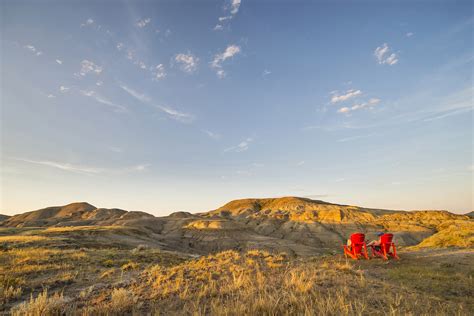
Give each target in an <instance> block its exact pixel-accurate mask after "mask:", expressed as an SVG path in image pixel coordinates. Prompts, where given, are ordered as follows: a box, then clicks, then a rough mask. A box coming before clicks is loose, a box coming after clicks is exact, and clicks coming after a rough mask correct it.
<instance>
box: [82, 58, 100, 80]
mask: <svg viewBox="0 0 474 316" xmlns="http://www.w3.org/2000/svg"><path fill="white" fill-rule="evenodd" d="M102 70H103V68H102V67H101V66H98V65H96V64H94V63H93V62H92V61H90V60H86V59H84V60H83V61H81V70H80V71H79V75H81V76H83V77H84V76H86V75H87V74H89V73H93V74H96V75H100V74H101V73H102Z"/></svg>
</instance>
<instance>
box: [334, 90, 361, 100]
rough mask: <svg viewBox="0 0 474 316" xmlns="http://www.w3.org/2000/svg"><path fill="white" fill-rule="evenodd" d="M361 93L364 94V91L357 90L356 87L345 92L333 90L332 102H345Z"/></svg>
mask: <svg viewBox="0 0 474 316" xmlns="http://www.w3.org/2000/svg"><path fill="white" fill-rule="evenodd" d="M361 94H362V91H360V90H355V89H350V90H347V91H346V92H345V93H344V94H339V93H338V92H337V91H333V92H332V95H333V96H332V97H331V103H338V102H344V101H347V100H349V99H352V98H354V97H356V96H358V95H361Z"/></svg>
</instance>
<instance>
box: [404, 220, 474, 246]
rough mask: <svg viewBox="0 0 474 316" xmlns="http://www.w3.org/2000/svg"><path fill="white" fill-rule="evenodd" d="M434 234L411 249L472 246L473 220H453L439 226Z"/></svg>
mask: <svg viewBox="0 0 474 316" xmlns="http://www.w3.org/2000/svg"><path fill="white" fill-rule="evenodd" d="M440 228H441V229H440V230H439V232H437V233H436V234H434V235H432V236H430V237H428V238H426V239H425V240H423V241H422V242H421V243H419V244H418V245H416V246H414V247H413V249H421V248H446V247H462V248H474V222H467V221H466V222H454V223H452V224H449V225H446V227H440Z"/></svg>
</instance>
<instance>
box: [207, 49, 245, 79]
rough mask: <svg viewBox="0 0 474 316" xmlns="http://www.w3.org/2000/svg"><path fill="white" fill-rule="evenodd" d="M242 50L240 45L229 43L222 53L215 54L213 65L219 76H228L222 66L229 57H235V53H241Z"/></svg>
mask: <svg viewBox="0 0 474 316" xmlns="http://www.w3.org/2000/svg"><path fill="white" fill-rule="evenodd" d="M240 52H241V49H240V46H237V45H229V46H227V48H226V49H225V51H224V52H222V53H220V54H216V55H215V56H214V59H213V60H212V62H211V67H212V68H213V69H214V70H215V71H216V74H217V76H218V77H219V78H221V79H222V78H224V77H225V76H226V73H225V71H224V69H223V68H222V63H223V62H224V61H226V60H227V59H229V58H232V57H234V56H235V55H237V54H239V53H240Z"/></svg>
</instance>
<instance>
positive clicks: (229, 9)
mask: <svg viewBox="0 0 474 316" xmlns="http://www.w3.org/2000/svg"><path fill="white" fill-rule="evenodd" d="M240 5H241V0H230V3H229V4H227V5H225V6H224V12H225V13H226V14H228V15H226V16H221V17H219V19H218V21H219V22H218V23H217V24H216V26H214V30H215V31H221V30H223V29H224V25H225V24H226V23H228V22H229V21H230V20H232V19H233V18H234V16H235V15H236V14H237V13H238V12H239V9H240Z"/></svg>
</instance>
